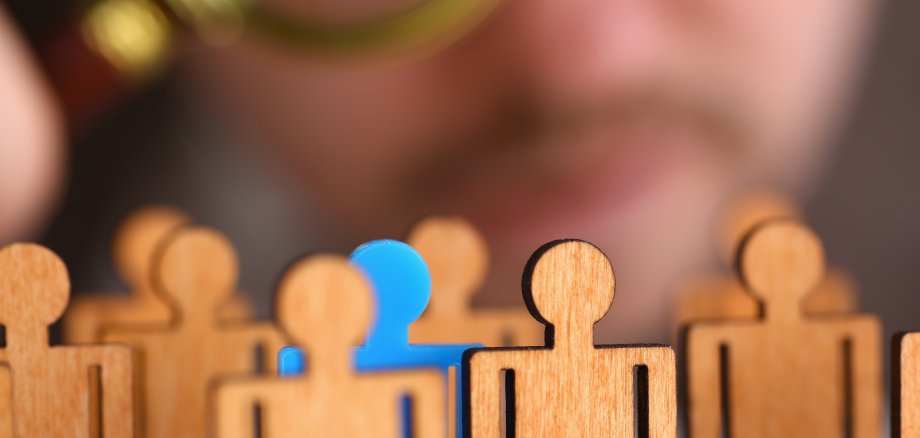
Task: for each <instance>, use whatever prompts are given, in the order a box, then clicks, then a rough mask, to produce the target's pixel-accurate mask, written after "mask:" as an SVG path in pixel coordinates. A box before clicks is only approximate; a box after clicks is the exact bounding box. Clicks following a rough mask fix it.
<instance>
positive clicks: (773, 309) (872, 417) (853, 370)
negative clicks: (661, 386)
mask: <svg viewBox="0 0 920 438" xmlns="http://www.w3.org/2000/svg"><path fill="white" fill-rule="evenodd" d="M737 263H738V270H739V274H740V276H741V279H742V281H743V283H744V284H745V285H746V286H747V288H748V291H749V292H750V293H752V294H754V295H755V296H756V297H758V298H759V299H760V300H761V302H762V305H763V309H764V313H763V317H762V318H761V319H756V320H750V321H719V322H699V323H696V324H692V325H690V326H689V328H688V330H687V331H686V333H685V344H684V349H683V351H684V353H685V357H684V358H683V360H682V363H683V364H684V365H685V366H686V368H687V369H686V372H687V374H686V377H687V409H688V421H689V428H688V431H689V434H688V436H690V437H692V438H706V437H719V436H733V437H746V438H758V437H784V438H795V437H802V438H805V437H809V438H810V437H839V436H850V437H854V438H862V437H877V436H878V434H879V432H880V427H881V423H880V415H881V414H880V410H881V372H880V362H881V353H882V352H881V346H880V343H879V342H880V336H881V328H880V324H879V322H878V320H877V319H876V318H875V317H873V316H864V315H854V314H851V315H835V316H824V317H819V316H805V315H803V312H802V306H801V302H802V300H803V298H804V297H805V296H806V295H807V294H808V293H809V292H810V291H812V290H814V288H815V287H816V286H817V285H819V284H820V283H821V279H822V277H823V276H824V254H823V249H822V247H821V242H820V241H819V240H818V238H817V236H815V235H814V233H812V232H811V231H810V230H809V229H808V228H807V227H805V226H804V225H802V224H800V223H798V222H796V221H793V220H774V221H769V222H766V223H764V224H762V225H761V226H759V227H757V228H756V229H755V230H754V231H752V232H751V234H750V235H748V236H747V237H746V238H745V239H744V243H743V245H742V247H741V248H740V251H739V260H738V262H737Z"/></svg>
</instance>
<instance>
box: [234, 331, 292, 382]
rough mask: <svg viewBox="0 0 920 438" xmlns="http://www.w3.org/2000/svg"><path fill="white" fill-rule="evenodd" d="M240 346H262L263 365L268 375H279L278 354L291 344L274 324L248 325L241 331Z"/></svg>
mask: <svg viewBox="0 0 920 438" xmlns="http://www.w3.org/2000/svg"><path fill="white" fill-rule="evenodd" d="M240 336H241V338H242V339H240V345H249V346H252V347H255V346H256V345H261V346H262V363H264V364H265V371H266V372H267V373H268V374H277V371H278V352H279V351H281V349H282V348H284V347H285V346H286V345H289V344H290V342H287V337H286V336H285V335H284V332H282V331H281V329H279V328H278V327H276V326H275V325H274V324H272V323H258V324H251V323H250V324H247V325H245V326H243V328H241V330H240Z"/></svg>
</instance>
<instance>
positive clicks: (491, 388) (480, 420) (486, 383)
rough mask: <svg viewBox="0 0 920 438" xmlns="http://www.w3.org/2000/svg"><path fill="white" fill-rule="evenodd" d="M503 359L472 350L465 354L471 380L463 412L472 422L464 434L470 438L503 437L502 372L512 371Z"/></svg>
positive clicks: (497, 355)
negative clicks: (505, 370)
mask: <svg viewBox="0 0 920 438" xmlns="http://www.w3.org/2000/svg"><path fill="white" fill-rule="evenodd" d="M502 356H503V355H502V353H501V352H499V351H489V350H488V349H484V350H480V349H473V350H468V351H467V352H466V353H465V354H464V366H465V368H466V370H467V376H466V377H468V380H467V382H466V383H465V385H464V391H465V392H466V393H465V394H464V399H465V401H464V403H466V406H464V408H463V412H464V415H465V416H467V417H468V418H469V419H470V421H469V422H468V423H467V424H468V426H469V427H468V428H466V429H465V432H464V433H465V434H466V435H467V436H472V437H476V438H500V437H502V436H503V431H502V429H503V425H504V424H505V421H506V415H505V412H502V408H503V406H502V393H503V389H504V388H503V385H502V370H503V369H508V368H511V367H506V366H503V364H502V363H501V359H502Z"/></svg>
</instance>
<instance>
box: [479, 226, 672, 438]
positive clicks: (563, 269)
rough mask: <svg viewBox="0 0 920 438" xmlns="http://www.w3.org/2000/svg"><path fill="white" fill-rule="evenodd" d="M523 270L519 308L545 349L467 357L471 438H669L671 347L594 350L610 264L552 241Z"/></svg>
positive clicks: (609, 293) (578, 245) (608, 291)
mask: <svg viewBox="0 0 920 438" xmlns="http://www.w3.org/2000/svg"><path fill="white" fill-rule="evenodd" d="M527 266H528V267H527V269H526V270H525V274H524V275H525V282H526V283H525V288H524V299H525V301H527V303H528V306H530V307H531V308H532V310H533V312H535V313H534V314H539V315H540V316H541V318H542V319H543V320H544V323H545V324H547V326H548V327H549V326H550V325H551V326H552V336H547V340H548V343H547V345H546V346H545V347H529V348H528V347H518V348H514V347H512V348H485V349H476V350H471V351H470V352H468V353H467V354H466V356H465V364H466V368H465V373H466V374H467V375H466V376H465V379H466V380H465V382H466V391H467V392H466V394H465V395H466V402H467V405H466V406H465V411H464V412H465V413H466V415H468V418H467V419H466V421H467V422H466V425H467V426H468V427H467V430H470V431H471V432H472V436H473V437H477V438H479V437H504V436H508V433H509V431H508V430H507V429H508V428H511V427H513V428H514V434H515V436H522V437H536V436H546V437H601V436H604V437H634V436H648V437H676V436H677V424H676V423H677V399H676V398H677V397H676V392H675V377H676V376H675V375H676V370H675V361H674V352H673V351H672V350H671V348H670V347H667V346H664V345H594V343H593V341H592V339H593V331H594V329H593V325H594V323H595V322H597V321H598V320H600V319H601V317H603V316H604V314H606V313H607V310H608V309H609V308H610V305H611V303H612V301H613V296H614V283H615V281H614V276H613V269H612V268H611V266H610V262H609V260H607V257H606V256H605V255H604V254H603V253H602V252H601V251H600V250H599V249H597V248H595V247H594V246H593V245H591V244H589V243H587V242H582V241H574V240H570V241H557V242H552V243H549V244H547V245H545V246H543V247H542V248H540V249H539V250H538V251H537V252H536V253H535V254H534V256H533V257H532V258H531V260H530V262H529V263H528V265H527ZM549 341H552V342H549ZM511 373H513V383H510V382H509V380H508V379H509V378H512V377H511V376H512V374H511ZM643 376H645V377H643ZM636 381H638V382H640V383H639V384H636V383H635V382H636ZM642 382H644V383H642ZM509 387H513V389H511V391H507V389H508V388H509ZM509 402H510V403H511V404H509ZM512 418H513V421H512ZM637 427H638V428H639V429H640V430H636V429H637Z"/></svg>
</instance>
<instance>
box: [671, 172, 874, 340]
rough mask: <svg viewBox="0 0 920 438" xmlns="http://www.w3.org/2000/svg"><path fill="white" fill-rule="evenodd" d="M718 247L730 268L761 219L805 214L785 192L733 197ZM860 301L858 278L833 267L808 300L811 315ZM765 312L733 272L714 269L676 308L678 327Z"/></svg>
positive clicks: (686, 289)
mask: <svg viewBox="0 0 920 438" xmlns="http://www.w3.org/2000/svg"><path fill="white" fill-rule="evenodd" d="M722 216H723V217H722V220H721V221H720V224H719V227H718V233H717V234H718V239H717V240H718V248H719V255H720V257H721V259H722V261H723V264H724V265H725V266H726V267H727V266H730V265H731V263H732V261H733V259H734V256H735V253H736V251H737V249H738V245H739V244H740V241H741V239H742V238H743V237H744V236H745V235H746V234H747V233H748V232H749V231H750V230H752V229H753V228H755V227H756V226H757V225H758V224H759V223H762V222H764V221H767V220H771V219H782V218H799V217H800V216H801V213H800V212H799V209H798V208H797V206H796V204H795V202H794V201H793V200H792V199H790V198H788V197H786V196H784V195H782V194H781V193H778V192H774V191H768V190H758V191H751V192H747V193H744V194H743V195H742V196H740V197H738V198H737V199H735V200H733V201H732V203H731V204H730V205H729V206H728V207H727V208H726V209H725V211H724V212H723V214H722ZM858 307H859V303H858V298H857V293H856V286H855V282H854V281H853V279H852V278H850V276H849V275H847V274H846V273H845V272H844V271H842V270H840V269H831V270H829V271H828V274H827V276H826V277H825V278H824V279H823V280H822V282H821V284H820V285H819V286H817V287H816V288H815V289H814V290H813V291H812V292H811V293H809V294H808V296H806V297H805V300H804V301H803V311H804V312H805V314H806V315H831V314H841V313H849V312H854V311H856V310H857V309H858ZM759 316H760V303H759V302H758V301H757V299H756V298H754V297H753V296H752V295H751V294H749V293H747V291H746V290H745V288H744V286H743V285H742V284H741V282H740V281H738V279H737V278H736V277H735V275H734V274H733V273H729V272H727V270H726V272H712V273H706V274H702V275H699V276H698V277H696V278H692V279H690V280H688V281H686V282H685V283H684V284H683V286H682V287H681V290H680V291H679V294H678V299H677V304H676V306H675V310H674V322H675V327H682V326H684V325H686V324H688V323H690V322H693V321H707V320H722V319H753V318H757V317H759Z"/></svg>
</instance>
